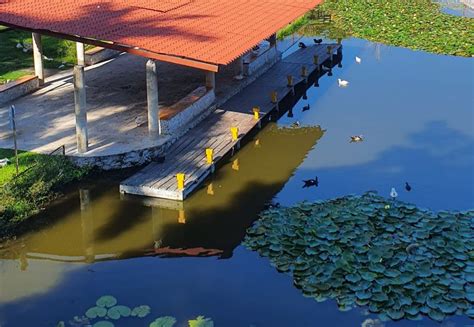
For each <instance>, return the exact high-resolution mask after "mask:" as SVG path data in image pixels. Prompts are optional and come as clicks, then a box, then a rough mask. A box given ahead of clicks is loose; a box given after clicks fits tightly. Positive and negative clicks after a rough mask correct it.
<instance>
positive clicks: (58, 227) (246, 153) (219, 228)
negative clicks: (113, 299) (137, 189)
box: [0, 123, 323, 270]
mask: <svg viewBox="0 0 474 327" xmlns="http://www.w3.org/2000/svg"><path fill="white" fill-rule="evenodd" d="M322 135H323V130H321V128H319V127H306V128H300V129H291V128H280V127H278V126H276V124H274V123H271V124H269V125H267V126H266V127H265V129H264V130H263V131H261V133H259V135H258V138H257V139H255V140H254V142H252V143H249V144H248V145H247V146H245V147H244V148H243V149H242V150H241V151H240V152H239V153H238V154H237V155H236V156H235V157H234V158H232V160H231V161H230V162H229V163H228V164H227V166H226V167H223V169H221V170H219V171H218V172H217V173H216V175H215V176H213V178H212V179H211V180H210V181H209V182H208V184H207V185H205V186H203V189H204V190H205V192H202V191H201V192H198V193H196V194H195V195H194V196H192V197H191V198H190V199H189V200H188V201H186V202H184V203H181V202H174V201H167V200H160V199H151V198H140V197H128V196H125V197H123V198H122V199H120V196H119V195H118V193H117V192H116V187H115V186H113V187H110V185H103V186H99V187H91V188H90V189H87V188H81V189H79V191H78V196H76V197H73V198H69V199H68V200H66V201H64V202H63V203H60V204H58V205H57V206H56V207H54V208H51V210H48V211H47V212H46V213H45V214H46V215H51V216H53V215H58V213H60V212H65V213H67V216H66V217H65V218H64V219H62V220H60V221H58V222H57V223H56V224H53V225H51V226H49V227H48V228H45V229H43V230H41V232H39V233H31V234H29V235H26V236H25V237H23V238H22V239H20V240H18V241H17V242H16V244H15V245H13V246H10V247H9V248H8V249H6V250H4V251H2V252H1V253H0V254H1V255H2V257H3V258H8V259H17V260H19V262H20V267H21V269H22V270H26V269H27V267H28V259H31V258H35V259H46V260H54V261H66V262H87V263H91V262H94V261H101V260H107V259H113V258H114V259H119V258H128V257H133V256H141V255H144V254H148V255H150V254H159V255H170V256H175V255H216V254H221V255H222V256H223V257H230V256H231V255H232V251H233V249H234V248H235V247H236V246H237V245H238V244H239V243H240V241H241V239H242V238H243V236H244V234H245V230H246V228H247V227H248V226H249V225H250V224H251V223H252V221H253V220H254V219H255V218H256V217H257V213H258V212H259V211H260V210H261V209H262V208H263V207H264V205H265V203H266V202H269V201H271V199H272V198H273V197H274V196H275V194H276V193H277V192H278V191H279V190H280V189H281V187H282V186H283V184H284V183H285V181H286V180H287V179H288V178H289V177H290V176H291V174H292V172H293V171H294V170H295V169H296V167H297V166H298V165H299V164H300V163H301V162H302V161H303V159H304V158H305V155H306V153H307V152H308V151H309V150H310V149H311V148H312V147H313V146H314V144H315V143H316V142H317V140H318V139H319V138H321V136H322ZM280 149H285V150H284V151H280ZM229 166H230V167H229ZM229 168H230V169H229ZM104 189H105V191H104ZM76 201H78V202H79V203H78V204H79V206H76V208H77V209H76V210H74V209H73V210H72V211H71V207H72V208H74V207H75V205H74V202H76ZM242 203H245V204H246V205H245V207H244V208H242V207H241V204H242ZM137 208H139V209H137ZM197 249H199V250H197Z"/></svg>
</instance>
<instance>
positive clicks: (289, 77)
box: [286, 75, 293, 87]
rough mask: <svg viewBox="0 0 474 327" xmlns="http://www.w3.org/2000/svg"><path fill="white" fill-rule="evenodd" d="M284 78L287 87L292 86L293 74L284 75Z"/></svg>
mask: <svg viewBox="0 0 474 327" xmlns="http://www.w3.org/2000/svg"><path fill="white" fill-rule="evenodd" d="M286 79H287V80H288V87H292V86H293V76H291V75H288V76H287V77H286Z"/></svg>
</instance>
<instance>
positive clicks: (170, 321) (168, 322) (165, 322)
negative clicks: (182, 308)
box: [149, 316, 176, 327]
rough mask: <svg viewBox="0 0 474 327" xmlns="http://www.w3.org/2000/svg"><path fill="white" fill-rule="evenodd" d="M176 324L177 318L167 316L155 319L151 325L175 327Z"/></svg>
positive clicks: (152, 326)
mask: <svg viewBox="0 0 474 327" xmlns="http://www.w3.org/2000/svg"><path fill="white" fill-rule="evenodd" d="M174 324H176V318H175V317H171V316H165V317H160V318H157V319H155V321H153V322H152V323H151V324H150V326H149V327H173V326H174Z"/></svg>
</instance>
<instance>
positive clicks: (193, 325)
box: [188, 316, 214, 327]
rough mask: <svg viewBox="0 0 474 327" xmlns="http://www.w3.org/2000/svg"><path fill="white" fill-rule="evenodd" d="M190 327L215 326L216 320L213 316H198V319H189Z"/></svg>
mask: <svg viewBox="0 0 474 327" xmlns="http://www.w3.org/2000/svg"><path fill="white" fill-rule="evenodd" d="M188 323H189V327H214V322H213V321H212V319H211V318H205V317H204V316H198V317H197V318H196V319H193V320H189V321H188Z"/></svg>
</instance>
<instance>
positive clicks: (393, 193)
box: [390, 187, 398, 199]
mask: <svg viewBox="0 0 474 327" xmlns="http://www.w3.org/2000/svg"><path fill="white" fill-rule="evenodd" d="M390 196H391V197H392V199H395V198H396V197H397V196H398V193H397V190H395V187H392V190H391V191H390Z"/></svg>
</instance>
